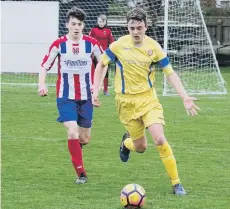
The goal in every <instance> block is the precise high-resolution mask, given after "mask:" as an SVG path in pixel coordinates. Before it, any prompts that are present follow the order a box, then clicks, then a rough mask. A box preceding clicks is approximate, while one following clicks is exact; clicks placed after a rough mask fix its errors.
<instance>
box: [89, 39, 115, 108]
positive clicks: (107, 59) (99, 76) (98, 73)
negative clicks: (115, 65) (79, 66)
mask: <svg viewBox="0 0 230 209" xmlns="http://www.w3.org/2000/svg"><path fill="white" fill-rule="evenodd" d="M117 46H118V44H117V42H114V43H112V44H111V45H110V47H109V48H108V49H106V50H105V51H104V53H103V54H102V55H101V57H100V60H99V62H98V63H97V66H96V69H95V73H94V85H93V104H94V105H95V106H97V107H98V106H100V102H99V99H98V95H99V90H100V84H101V81H102V80H103V79H104V78H105V69H106V68H107V67H108V64H109V63H111V62H114V61H115V59H116V56H115V54H114V52H113V51H115V50H116V48H117ZM112 50H113V51H112Z"/></svg>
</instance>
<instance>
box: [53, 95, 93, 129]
mask: <svg viewBox="0 0 230 209" xmlns="http://www.w3.org/2000/svg"><path fill="white" fill-rule="evenodd" d="M57 108H58V111H59V117H58V119H57V121H58V122H61V123H63V122H66V121H77V124H78V125H79V126H80V127H83V128H91V126H92V119H93V104H92V101H91V100H82V101H76V100H72V99H63V98H57Z"/></svg>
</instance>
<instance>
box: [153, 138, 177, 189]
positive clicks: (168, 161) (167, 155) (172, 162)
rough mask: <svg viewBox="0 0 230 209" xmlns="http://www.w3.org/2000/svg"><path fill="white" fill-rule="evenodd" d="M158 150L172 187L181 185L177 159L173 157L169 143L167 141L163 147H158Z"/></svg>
mask: <svg viewBox="0 0 230 209" xmlns="http://www.w3.org/2000/svg"><path fill="white" fill-rule="evenodd" d="M157 149H158V151H159V152H160V157H161V160H162V162H163V163H164V166H165V168H166V171H167V173H168V175H169V177H170V179H171V182H172V185H175V184H179V183H180V179H179V177H178V171H177V165H176V159H175V157H174V155H173V151H172V148H171V147H170V145H169V143H168V142H167V141H166V142H165V143H164V144H163V145H160V146H157Z"/></svg>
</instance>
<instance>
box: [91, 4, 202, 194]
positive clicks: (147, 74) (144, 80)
mask: <svg viewBox="0 0 230 209" xmlns="http://www.w3.org/2000/svg"><path fill="white" fill-rule="evenodd" d="M127 24H128V30H129V35H126V36H123V37H121V38H119V39H118V40H117V41H115V42H113V43H112V44H111V45H110V46H109V48H108V49H107V50H106V51H105V52H104V54H103V55H102V56H101V60H100V61H99V63H98V65H97V67H96V70H95V74H94V87H93V104H94V106H100V101H99V99H98V92H99V88H100V82H101V80H102V79H103V78H102V77H103V75H104V74H105V73H104V72H103V68H104V67H105V66H107V65H108V64H109V63H111V62H115V63H116V73H115V92H116V106H117V111H118V114H119V119H120V121H121V122H122V123H123V124H124V126H125V128H126V130H127V131H128V133H126V134H125V135H124V136H123V139H122V142H121V147H120V158H121V160H122V161H123V162H127V161H128V159H129V154H130V150H131V151H136V152H140V153H142V152H144V151H145V150H146V148H147V139H146V136H145V129H146V128H147V129H148V130H149V132H150V134H151V136H152V138H153V141H154V144H155V146H156V147H157V149H158V151H159V153H160V157H161V159H162V161H163V164H164V165H165V168H166V171H167V173H168V175H169V177H170V179H171V183H172V186H173V192H174V194H176V195H185V194H186V191H185V190H184V188H183V186H182V184H181V182H180V179H179V176H178V171H177V165H176V160H175V157H174V155H173V152H172V149H171V147H170V145H169V143H168V142H167V140H166V137H165V135H164V124H165V122H164V116H163V109H162V106H161V104H160V103H159V100H158V98H157V94H156V91H155V88H154V79H155V69H154V63H159V65H160V66H161V68H162V69H163V72H164V74H165V75H166V76H167V79H168V81H169V83H171V85H172V86H173V87H174V88H175V89H176V91H177V93H178V94H179V96H180V97H181V98H182V100H183V103H184V107H185V109H186V111H187V113H188V114H189V115H191V116H195V115H197V110H199V107H197V106H196V105H195V104H194V101H195V100H197V99H196V98H194V97H190V96H188V95H187V93H186V91H185V89H184V87H183V85H182V83H181V81H180V78H179V77H178V75H177V74H176V73H175V72H174V71H173V69H172V66H171V65H170V63H169V59H168V58H167V55H166V54H165V52H164V51H163V50H162V48H161V46H160V45H159V44H158V43H157V42H156V41H154V40H153V39H151V38H150V37H148V36H146V35H145V32H146V30H147V15H146V12H145V11H144V10H142V9H140V8H135V9H133V10H131V11H130V12H129V13H128V14H127Z"/></svg>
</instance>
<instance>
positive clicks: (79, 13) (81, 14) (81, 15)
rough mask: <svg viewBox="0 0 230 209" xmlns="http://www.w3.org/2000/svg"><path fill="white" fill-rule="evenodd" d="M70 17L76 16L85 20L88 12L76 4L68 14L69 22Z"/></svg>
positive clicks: (67, 20) (67, 19)
mask: <svg viewBox="0 0 230 209" xmlns="http://www.w3.org/2000/svg"><path fill="white" fill-rule="evenodd" d="M70 17H75V18H77V19H78V20H80V21H83V22H84V21H85V19H86V14H85V12H84V10H82V9H80V8H78V7H76V6H74V7H72V8H71V9H70V10H69V11H68V12H67V14H66V22H69V19H70Z"/></svg>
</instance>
